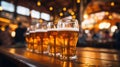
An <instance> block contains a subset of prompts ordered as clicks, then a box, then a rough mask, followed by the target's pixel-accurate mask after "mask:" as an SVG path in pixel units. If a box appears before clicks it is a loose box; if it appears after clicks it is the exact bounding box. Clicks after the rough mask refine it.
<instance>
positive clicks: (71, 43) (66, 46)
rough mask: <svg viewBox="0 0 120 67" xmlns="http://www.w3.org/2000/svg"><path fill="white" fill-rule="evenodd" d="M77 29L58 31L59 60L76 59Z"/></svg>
mask: <svg viewBox="0 0 120 67" xmlns="http://www.w3.org/2000/svg"><path fill="white" fill-rule="evenodd" d="M78 31H79V30H77V29H61V30H59V39H60V44H61V48H62V49H61V50H62V52H61V59H63V60H69V59H74V58H75V57H76V44H77V40H78Z"/></svg>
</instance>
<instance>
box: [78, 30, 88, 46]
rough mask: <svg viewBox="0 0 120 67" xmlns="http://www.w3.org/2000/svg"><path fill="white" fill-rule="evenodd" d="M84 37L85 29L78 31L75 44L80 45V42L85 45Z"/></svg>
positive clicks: (85, 36)
mask: <svg viewBox="0 0 120 67" xmlns="http://www.w3.org/2000/svg"><path fill="white" fill-rule="evenodd" d="M86 38H87V34H86V33H85V31H80V32H79V38H78V42H77V46H80V44H82V45H86V44H87V43H86Z"/></svg>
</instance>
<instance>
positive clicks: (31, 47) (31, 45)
mask: <svg viewBox="0 0 120 67" xmlns="http://www.w3.org/2000/svg"><path fill="white" fill-rule="evenodd" d="M35 42H36V40H35V32H30V39H29V46H28V49H29V51H34V49H35V47H34V46H35Z"/></svg>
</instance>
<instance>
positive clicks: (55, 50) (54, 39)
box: [48, 30, 61, 56]
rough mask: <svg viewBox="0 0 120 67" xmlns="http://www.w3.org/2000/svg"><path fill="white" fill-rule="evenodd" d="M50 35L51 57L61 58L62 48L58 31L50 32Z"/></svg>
mask: <svg viewBox="0 0 120 67" xmlns="http://www.w3.org/2000/svg"><path fill="white" fill-rule="evenodd" d="M48 34H49V55H51V56H59V55H60V52H61V47H60V43H59V38H58V31H57V30H50V31H48Z"/></svg>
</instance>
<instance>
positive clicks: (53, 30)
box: [48, 28, 58, 31]
mask: <svg viewBox="0 0 120 67" xmlns="http://www.w3.org/2000/svg"><path fill="white" fill-rule="evenodd" d="M48 31H58V29H57V28H56V29H48Z"/></svg>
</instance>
